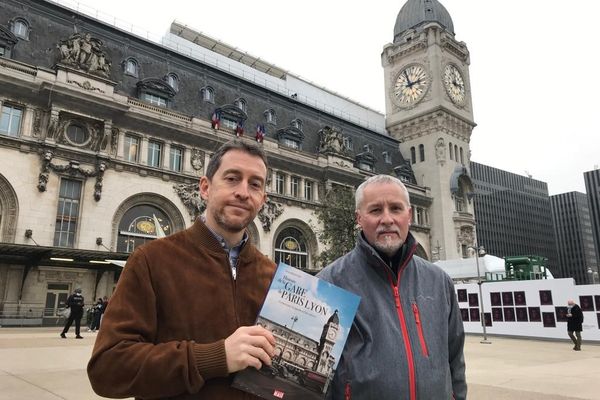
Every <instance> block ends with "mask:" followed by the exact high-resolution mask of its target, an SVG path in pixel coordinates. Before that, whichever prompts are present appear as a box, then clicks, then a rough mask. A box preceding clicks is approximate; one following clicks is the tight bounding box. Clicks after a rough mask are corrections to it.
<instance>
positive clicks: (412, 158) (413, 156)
mask: <svg viewBox="0 0 600 400" xmlns="http://www.w3.org/2000/svg"><path fill="white" fill-rule="evenodd" d="M416 162H417V151H416V149H415V146H413V147H411V148H410V163H411V164H415V163H416Z"/></svg>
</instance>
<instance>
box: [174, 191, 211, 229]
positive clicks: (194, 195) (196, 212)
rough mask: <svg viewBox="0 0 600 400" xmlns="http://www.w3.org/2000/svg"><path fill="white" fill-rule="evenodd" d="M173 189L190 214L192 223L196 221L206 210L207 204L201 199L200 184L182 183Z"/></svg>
mask: <svg viewBox="0 0 600 400" xmlns="http://www.w3.org/2000/svg"><path fill="white" fill-rule="evenodd" d="M173 189H175V193H177V195H178V196H179V198H180V199H181V202H182V203H183V205H184V206H185V207H186V208H187V210H188V212H189V213H190V215H191V217H192V218H191V219H192V222H193V221H195V220H196V218H198V217H199V216H200V215H201V214H202V213H203V212H204V210H205V209H206V203H205V202H204V200H203V199H202V197H200V191H199V186H198V183H181V184H178V185H174V186H173Z"/></svg>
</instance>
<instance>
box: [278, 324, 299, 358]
mask: <svg viewBox="0 0 600 400" xmlns="http://www.w3.org/2000/svg"><path fill="white" fill-rule="evenodd" d="M291 320H292V327H291V328H290V331H293V330H294V324H295V323H296V322H298V317H297V316H295V315H294V316H293V317H292V318H291ZM290 333H291V332H287V335H286V336H285V341H284V342H283V349H282V350H281V354H279V360H278V361H277V362H278V363H279V364H281V363H282V361H281V360H282V359H283V353H284V352H285V349H286V348H287V344H288V341H289V339H290Z"/></svg>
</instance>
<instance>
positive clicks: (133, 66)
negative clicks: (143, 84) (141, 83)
mask: <svg viewBox="0 0 600 400" xmlns="http://www.w3.org/2000/svg"><path fill="white" fill-rule="evenodd" d="M123 66H124V69H125V71H124V72H125V74H127V75H131V76H133V77H136V78H137V77H138V75H139V71H138V62H137V61H136V60H135V58H128V59H127V60H125V63H124V64H123Z"/></svg>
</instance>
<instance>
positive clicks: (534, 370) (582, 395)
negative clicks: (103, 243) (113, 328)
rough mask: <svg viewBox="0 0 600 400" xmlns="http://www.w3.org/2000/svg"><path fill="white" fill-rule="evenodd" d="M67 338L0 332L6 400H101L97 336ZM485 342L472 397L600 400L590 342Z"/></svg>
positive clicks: (598, 355) (479, 347) (472, 364)
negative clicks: (578, 347)
mask: <svg viewBox="0 0 600 400" xmlns="http://www.w3.org/2000/svg"><path fill="white" fill-rule="evenodd" d="M59 333H60V328H59V327H56V328H54V327H53V328H0V400H8V399H10V400H30V399H31V400H34V399H35V400H58V399H68V400H82V399H83V400H87V399H101V397H99V396H97V395H95V394H94V393H93V392H92V389H91V387H90V384H89V382H88V379H87V375H86V372H85V367H86V364H87V361H88V359H89V357H90V354H91V351H92V346H93V343H94V339H95V335H96V334H93V333H86V332H84V333H83V335H84V336H85V338H84V339H83V340H75V339H74V333H73V328H72V329H71V332H69V336H70V337H69V339H67V340H65V339H60V338H59V336H58V335H59ZM565 335H566V332H565ZM480 339H481V338H480V337H478V336H468V337H467V344H466V349H465V353H466V354H465V357H466V360H467V381H468V384H469V399H471V400H473V399H475V400H479V399H482V400H486V399H490V400H504V399H518V400H538V399H540V400H541V399H544V400H575V399H600V345H588V344H586V343H585V340H584V344H583V347H582V351H581V352H576V351H573V350H572V349H571V347H572V346H571V345H570V344H569V343H568V342H566V341H564V342H562V341H545V340H544V341H537V340H522V339H510V338H499V337H492V338H491V341H492V344H481V343H479V341H480ZM584 339H585V332H584ZM115 373H118V371H115ZM432 400H434V399H432Z"/></svg>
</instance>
